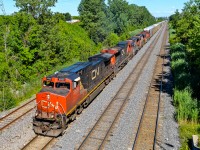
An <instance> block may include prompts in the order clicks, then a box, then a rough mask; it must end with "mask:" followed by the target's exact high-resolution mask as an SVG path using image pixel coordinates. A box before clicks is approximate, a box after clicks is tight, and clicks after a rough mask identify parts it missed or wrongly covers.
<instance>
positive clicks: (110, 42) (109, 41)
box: [103, 33, 119, 47]
mask: <svg viewBox="0 0 200 150" xmlns="http://www.w3.org/2000/svg"><path fill="white" fill-rule="evenodd" d="M118 42H119V37H118V36H117V34H115V33H111V34H110V35H108V36H107V38H106V39H105V40H104V41H103V45H104V46H106V47H112V46H115V45H116V44H117V43H118Z"/></svg>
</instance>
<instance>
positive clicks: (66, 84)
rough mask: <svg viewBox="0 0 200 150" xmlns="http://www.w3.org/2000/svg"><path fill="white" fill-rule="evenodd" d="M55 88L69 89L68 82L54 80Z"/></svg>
mask: <svg viewBox="0 0 200 150" xmlns="http://www.w3.org/2000/svg"><path fill="white" fill-rule="evenodd" d="M56 88H67V89H70V84H69V83H66V82H56Z"/></svg>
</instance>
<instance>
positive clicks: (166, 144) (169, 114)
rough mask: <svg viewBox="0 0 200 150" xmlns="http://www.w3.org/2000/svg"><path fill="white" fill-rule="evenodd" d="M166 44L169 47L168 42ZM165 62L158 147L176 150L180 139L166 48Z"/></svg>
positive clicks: (168, 53) (168, 54)
mask: <svg viewBox="0 0 200 150" xmlns="http://www.w3.org/2000/svg"><path fill="white" fill-rule="evenodd" d="M166 45H167V46H168V48H169V43H168V42H167V43H166ZM166 55H167V57H166V59H165V60H166V62H165V64H166V65H165V66H166V67H165V68H164V72H165V74H164V81H165V83H166V84H165V85H164V91H165V92H163V93H162V96H163V99H162V100H163V101H162V103H163V108H164V109H163V115H162V116H164V117H161V118H159V119H160V120H161V122H162V125H163V126H162V128H161V129H160V132H161V141H160V142H158V149H166V150H178V149H179V148H180V139H179V131H178V123H177V122H176V121H175V118H174V114H175V108H174V106H173V99H172V94H173V91H172V89H173V77H172V73H171V68H170V50H169V49H166Z"/></svg>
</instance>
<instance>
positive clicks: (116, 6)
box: [108, 0, 129, 35]
mask: <svg viewBox="0 0 200 150" xmlns="http://www.w3.org/2000/svg"><path fill="white" fill-rule="evenodd" d="M108 5H109V6H108V9H110V12H111V13H112V20H111V21H112V22H114V23H115V26H114V33H117V34H118V35H119V34H122V33H123V32H125V31H126V29H127V27H128V25H129V21H128V11H129V5H128V3H127V2H126V1H125V0H108Z"/></svg>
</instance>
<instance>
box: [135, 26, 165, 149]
mask: <svg viewBox="0 0 200 150" xmlns="http://www.w3.org/2000/svg"><path fill="white" fill-rule="evenodd" d="M164 32H165V34H164V38H163V41H162V46H161V51H160V54H159V57H158V58H157V62H156V66H155V68H154V73H153V77H152V80H151V84H150V87H149V90H148V94H147V98H146V101H145V104H144V108H143V112H142V115H141V119H140V123H139V126H138V129H137V133H136V137H135V140H134V143H133V147H132V149H134V150H141V149H148V150H154V149H155V145H156V136H157V129H158V117H159V110H160V100H161V92H162V90H163V66H164V58H165V51H164V46H165V44H166V39H167V34H166V26H165V28H164Z"/></svg>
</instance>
